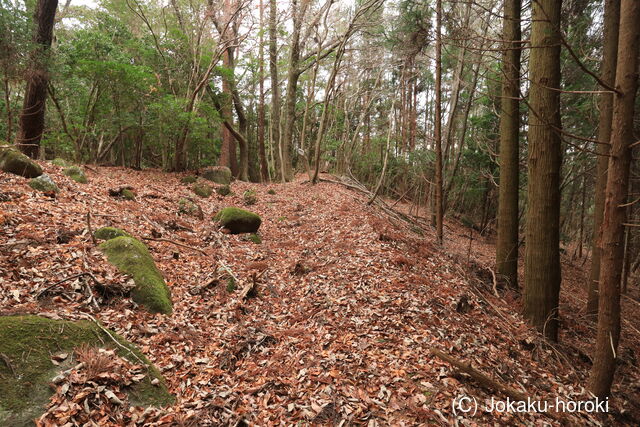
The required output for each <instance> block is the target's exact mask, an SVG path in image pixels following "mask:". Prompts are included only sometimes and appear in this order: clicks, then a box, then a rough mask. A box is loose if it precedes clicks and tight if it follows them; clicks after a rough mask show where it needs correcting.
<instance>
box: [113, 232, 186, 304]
mask: <svg viewBox="0 0 640 427" xmlns="http://www.w3.org/2000/svg"><path fill="white" fill-rule="evenodd" d="M100 249H101V250H102V252H104V253H105V254H106V255H107V258H108V260H109V262H110V263H111V264H113V265H115V266H116V267H118V269H119V270H120V271H122V272H124V273H127V274H129V275H131V277H132V278H133V281H134V283H135V285H136V286H135V288H133V290H132V291H131V296H132V297H133V300H134V301H135V302H137V303H138V304H140V305H142V306H144V307H145V308H147V310H149V311H150V312H152V313H164V314H170V313H171V312H172V310H173V309H172V305H171V291H170V290H169V287H168V286H167V284H166V283H165V282H164V278H163V277H162V274H161V273H160V272H159V271H158V269H157V268H156V264H155V262H154V261H153V258H152V257H151V254H149V250H148V249H147V247H146V246H145V245H144V244H142V243H141V242H140V241H138V240H136V239H134V238H133V237H124V236H121V237H116V238H115V239H111V240H107V241H106V242H104V243H102V244H101V245H100Z"/></svg>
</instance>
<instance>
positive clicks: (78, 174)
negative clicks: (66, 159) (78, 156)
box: [62, 166, 87, 184]
mask: <svg viewBox="0 0 640 427" xmlns="http://www.w3.org/2000/svg"><path fill="white" fill-rule="evenodd" d="M62 173H63V174H65V175H66V176H68V177H69V178H71V179H72V180H74V181H75V182H79V183H80V184H86V183H87V176H86V175H85V173H84V170H82V168H81V167H79V166H69V167H68V168H65V169H64V170H63V171H62Z"/></svg>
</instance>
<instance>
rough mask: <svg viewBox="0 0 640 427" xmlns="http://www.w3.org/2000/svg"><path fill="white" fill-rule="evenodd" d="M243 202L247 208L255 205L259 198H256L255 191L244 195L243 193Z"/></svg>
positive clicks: (249, 191)
mask: <svg viewBox="0 0 640 427" xmlns="http://www.w3.org/2000/svg"><path fill="white" fill-rule="evenodd" d="M242 200H244V204H245V205H247V206H249V205H255V204H256V202H257V201H258V197H257V196H256V192H255V191H253V190H247V191H245V192H244V193H242Z"/></svg>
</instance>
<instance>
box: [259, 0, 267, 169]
mask: <svg viewBox="0 0 640 427" xmlns="http://www.w3.org/2000/svg"><path fill="white" fill-rule="evenodd" d="M263 16H264V5H263V4H262V0H260V42H259V43H260V47H259V56H260V59H259V61H260V66H259V70H258V73H259V75H260V99H259V101H258V155H259V158H260V177H261V179H262V182H268V181H269V166H268V165H267V155H266V151H265V147H264V116H265V114H264V36H263V35H262V28H263Z"/></svg>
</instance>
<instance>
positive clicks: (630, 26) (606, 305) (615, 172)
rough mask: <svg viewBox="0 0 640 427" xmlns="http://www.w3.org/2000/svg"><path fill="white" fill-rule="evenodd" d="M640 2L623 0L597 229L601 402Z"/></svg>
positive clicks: (594, 378)
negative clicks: (599, 232)
mask: <svg viewBox="0 0 640 427" xmlns="http://www.w3.org/2000/svg"><path fill="white" fill-rule="evenodd" d="M638 22H640V2H638V1H637V0H622V2H621V7H620V33H619V39H618V40H619V41H618V64H617V67H616V80H615V82H616V84H615V88H616V89H617V90H618V93H617V94H616V95H615V96H614V101H613V121H612V125H611V147H610V151H609V152H610V155H611V156H610V157H609V166H608V172H607V185H606V187H605V188H606V190H605V195H606V197H605V205H604V216H603V218H602V227H601V234H602V236H601V239H602V240H601V249H602V252H601V259H600V281H599V285H600V286H599V298H600V302H599V303H598V333H597V336H596V347H595V354H594V359H593V367H592V368H591V375H590V377H589V389H590V390H591V392H592V393H593V394H594V395H596V396H597V397H600V398H604V397H606V396H608V395H609V393H610V392H611V384H612V382H613V374H614V372H615V368H616V358H617V356H616V351H617V348H618V342H619V340H620V282H621V278H622V277H621V276H622V267H623V255H624V254H623V251H624V247H623V240H624V223H625V222H626V218H627V208H626V207H625V206H622V205H623V204H624V203H625V199H626V197H627V192H628V191H627V189H628V185H629V170H630V165H631V144H632V143H633V142H634V135H633V111H634V103H635V96H636V90H637V88H638V53H639V48H640V26H638Z"/></svg>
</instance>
